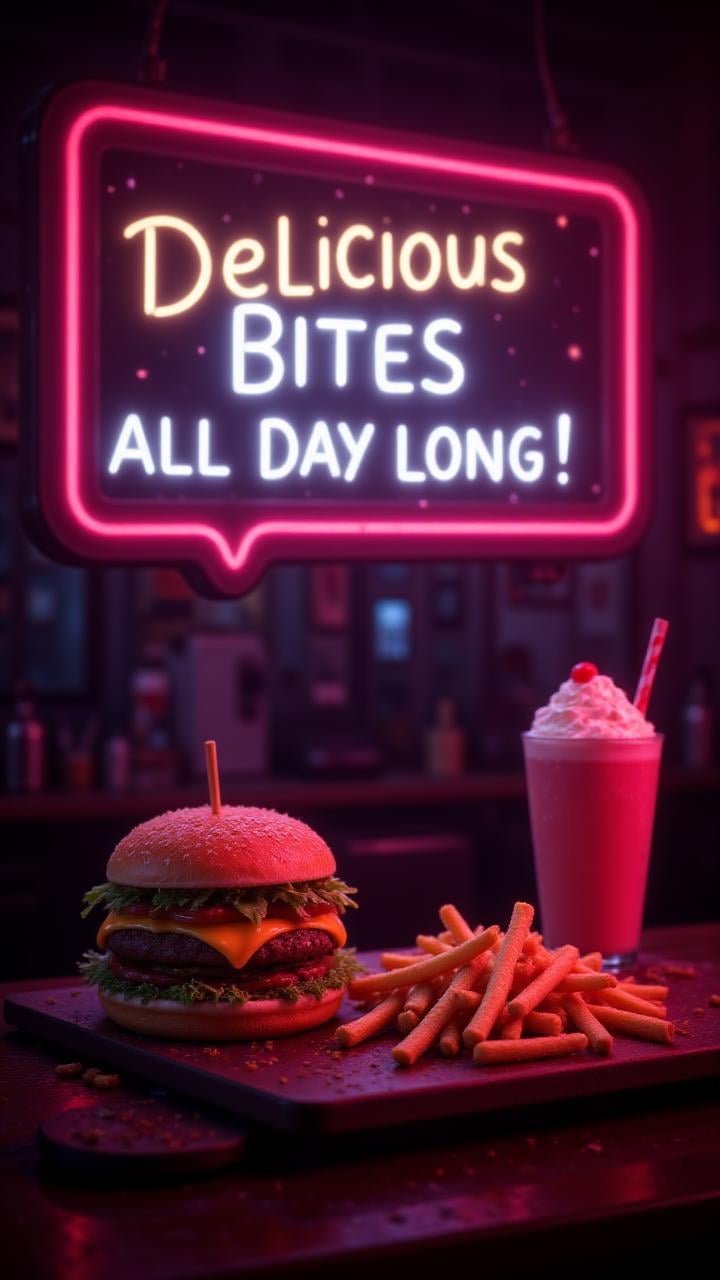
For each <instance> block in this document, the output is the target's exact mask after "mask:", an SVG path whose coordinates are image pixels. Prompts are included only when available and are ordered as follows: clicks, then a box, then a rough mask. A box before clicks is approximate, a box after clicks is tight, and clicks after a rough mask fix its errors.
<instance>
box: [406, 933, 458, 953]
mask: <svg viewBox="0 0 720 1280" xmlns="http://www.w3.org/2000/svg"><path fill="white" fill-rule="evenodd" d="M415 942H416V944H417V946H418V947H420V950H421V951H427V952H428V954H429V955H431V956H441V955H442V954H443V952H445V951H452V943H451V942H441V941H440V939H439V938H436V937H435V934H434V933H419V934H418V936H417V938H416V939H415Z"/></svg>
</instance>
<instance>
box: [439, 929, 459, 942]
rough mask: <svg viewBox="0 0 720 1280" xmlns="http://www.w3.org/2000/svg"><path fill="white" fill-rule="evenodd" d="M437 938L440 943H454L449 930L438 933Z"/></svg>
mask: <svg viewBox="0 0 720 1280" xmlns="http://www.w3.org/2000/svg"><path fill="white" fill-rule="evenodd" d="M438 938H439V939H440V941H441V942H454V941H455V939H454V938H453V936H452V934H451V932H450V930H449V929H443V931H442V933H439V934H438Z"/></svg>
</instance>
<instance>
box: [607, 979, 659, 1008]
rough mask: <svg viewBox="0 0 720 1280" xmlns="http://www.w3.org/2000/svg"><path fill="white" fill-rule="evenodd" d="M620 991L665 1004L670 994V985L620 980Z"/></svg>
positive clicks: (639, 998) (640, 998)
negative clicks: (653, 984)
mask: <svg viewBox="0 0 720 1280" xmlns="http://www.w3.org/2000/svg"><path fill="white" fill-rule="evenodd" d="M618 990H619V991H627V992H628V994H629V995H633V996H637V998H638V1000H659V1001H660V1004H664V1003H665V1001H666V1000H667V998H668V996H669V994H670V988H669V987H661V986H652V985H643V984H642V983H640V982H619V983H618Z"/></svg>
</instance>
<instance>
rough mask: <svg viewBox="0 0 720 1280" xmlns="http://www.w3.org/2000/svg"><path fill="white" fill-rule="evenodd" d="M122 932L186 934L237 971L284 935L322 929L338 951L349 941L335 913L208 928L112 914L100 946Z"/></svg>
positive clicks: (100, 936) (101, 934)
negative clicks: (274, 939)
mask: <svg viewBox="0 0 720 1280" xmlns="http://www.w3.org/2000/svg"><path fill="white" fill-rule="evenodd" d="M118 929H145V930H146V932H147V933H186V934H188V935H189V936H190V937H191V938H198V939H199V940H200V942H206V943H207V945H208V946H209V947H212V948H213V949H214V950H215V951H219V952H220V955H221V956H224V957H225V959H226V960H229V961H230V964H231V965H232V966H233V969H242V968H243V967H244V966H245V965H246V964H249V962H250V960H251V959H252V957H253V956H254V955H255V952H256V951H259V950H260V948H261V947H262V946H263V944H264V943H266V942H269V941H270V939H271V938H276V937H277V936H278V934H280V933H292V932H293V930H295V929H322V930H323V932H324V933H329V934H330V937H331V938H332V940H333V942H334V943H335V946H336V947H343V946H344V945H345V942H346V941H347V933H346V931H345V927H344V925H343V924H342V922H341V920H340V918H339V917H338V916H336V915H335V913H334V911H329V912H328V913H327V915H321V916H313V917H312V918H311V919H309V920H303V921H302V922H301V923H298V922H297V921H293V920H284V919H282V918H281V917H280V916H266V918H265V919H264V920H262V921H261V922H260V924H253V923H252V921H251V920H242V921H239V922H238V923H237V924H207V925H192V924H182V923H181V922H180V921H179V920H150V919H148V918H147V917H145V916H133V915H123V914H122V912H115V911H111V912H110V915H109V916H108V918H107V920H104V921H103V923H102V924H101V926H100V930H99V932H98V936H97V944H98V946H99V947H101V948H104V946H105V939H106V938H107V936H108V934H110V933H115V932H116V931H117V930H118Z"/></svg>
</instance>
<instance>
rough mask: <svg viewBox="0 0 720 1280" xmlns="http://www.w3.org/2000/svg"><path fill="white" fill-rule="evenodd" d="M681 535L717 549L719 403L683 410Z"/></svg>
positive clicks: (697, 544)
mask: <svg viewBox="0 0 720 1280" xmlns="http://www.w3.org/2000/svg"><path fill="white" fill-rule="evenodd" d="M683 426H684V430H683V446H684V454H685V537H686V540H687V543H688V545H689V546H691V547H696V548H706V549H707V548H711V547H715V548H717V549H720V405H715V406H713V407H706V408H697V409H689V410H687V411H686V413H685V414H684V422H683Z"/></svg>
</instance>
